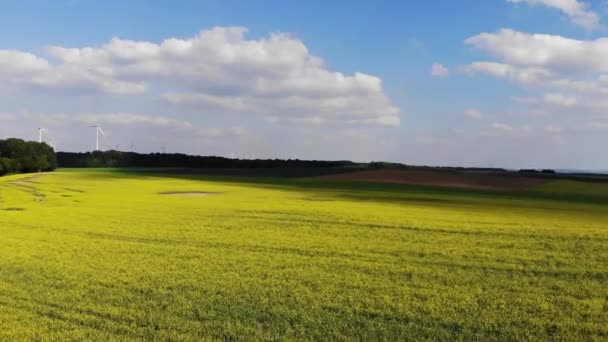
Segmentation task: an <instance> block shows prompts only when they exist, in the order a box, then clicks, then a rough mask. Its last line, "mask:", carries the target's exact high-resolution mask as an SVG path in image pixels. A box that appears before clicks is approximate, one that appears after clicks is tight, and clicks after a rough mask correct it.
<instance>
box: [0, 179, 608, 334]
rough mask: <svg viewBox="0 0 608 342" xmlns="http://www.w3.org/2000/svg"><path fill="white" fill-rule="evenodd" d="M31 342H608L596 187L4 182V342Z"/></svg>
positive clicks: (0, 280)
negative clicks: (506, 189) (512, 189)
mask: <svg viewBox="0 0 608 342" xmlns="http://www.w3.org/2000/svg"><path fill="white" fill-rule="evenodd" d="M199 192H200V193H199ZM203 193H204V194H203ZM32 339H33V340H104V341H106V340H130V339H141V340H193V341H196V340H201V339H237V340H253V339H296V340H301V339H307V340H308V339H315V340H353V339H362V340H391V341H394V340H421V339H431V340H445V341H451V340H480V339H481V340H513V339H557V340H606V339H608V185H607V184H594V183H578V182H573V181H563V182H561V181H555V182H550V183H548V184H545V185H543V186H541V187H539V188H538V189H532V190H529V191H526V192H525V193H524V192H521V193H508V194H501V193H489V192H482V191H467V190H455V189H440V188H430V187H418V186H396V185H380V184H370V183H349V182H328V181H321V180H314V179H276V178H269V177H266V178H242V177H240V178H237V177H232V178H230V177H221V176H203V175H198V176H197V175H188V174H177V173H175V174H161V173H152V172H147V173H141V174H138V173H137V172H135V171H119V170H86V171H85V170H61V171H58V172H54V173H50V174H43V175H40V176H39V175H19V176H9V177H3V178H0V340H3V341H18V340H32Z"/></svg>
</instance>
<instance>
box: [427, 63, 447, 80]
mask: <svg viewBox="0 0 608 342" xmlns="http://www.w3.org/2000/svg"><path fill="white" fill-rule="evenodd" d="M431 75H432V76H434V77H448V76H450V70H449V69H448V68H447V67H445V66H444V65H442V64H439V63H434V64H433V66H432V67H431Z"/></svg>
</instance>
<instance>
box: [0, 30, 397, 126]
mask: <svg viewBox="0 0 608 342" xmlns="http://www.w3.org/2000/svg"><path fill="white" fill-rule="evenodd" d="M246 32H247V29H245V28H242V27H215V28H212V29H209V30H204V31H201V32H200V34H198V35H197V36H195V37H192V38H188V39H177V38H170V39H166V40H164V41H162V42H160V43H154V42H147V41H132V40H125V39H119V38H114V39H112V40H111V41H110V42H108V43H107V44H105V45H103V46H100V47H83V48H65V47H60V46H54V47H50V48H49V49H48V52H49V54H50V56H51V58H49V59H45V58H43V57H40V56H36V55H33V54H30V53H25V52H20V51H12V50H11V51H9V50H0V78H3V79H7V80H9V81H10V82H12V83H14V84H15V85H16V86H21V87H23V88H28V87H38V88H49V89H67V90H69V91H70V92H77V91H78V92H82V91H90V92H91V91H93V92H102V93H109V94H122V95H132V94H143V93H151V95H152V96H156V95H155V94H154V91H155V89H163V91H164V92H165V94H162V95H160V96H161V98H163V99H164V100H166V101H167V102H168V103H171V104H174V105H178V106H187V107H190V108H193V107H196V109H197V110H198V111H200V112H213V113H216V112H225V111H228V112H236V113H240V114H254V115H255V114H258V115H261V116H262V117H268V116H277V117H283V116H286V117H289V119H290V120H291V119H294V118H297V119H301V120H307V119H309V118H310V117H322V118H323V119H324V120H326V121H327V122H334V121H336V122H351V123H359V124H368V125H369V124H375V125H399V123H400V110H399V108H397V107H396V106H394V105H393V104H392V103H391V101H390V99H389V98H388V97H387V96H386V94H384V91H383V86H382V80H381V79H380V78H378V77H376V76H372V75H368V74H365V73H361V72H356V73H354V74H353V75H352V76H349V75H345V74H343V73H340V72H335V71H330V70H328V69H327V68H325V66H324V63H323V60H322V59H320V58H319V57H316V56H313V55H311V54H310V52H309V51H308V48H307V47H306V45H304V43H303V42H302V41H300V40H299V39H297V38H294V37H292V36H290V35H288V34H283V33H274V34H270V35H269V36H267V37H263V38H259V39H247V38H246V36H245V35H246Z"/></svg>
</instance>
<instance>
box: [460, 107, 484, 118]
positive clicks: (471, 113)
mask: <svg viewBox="0 0 608 342" xmlns="http://www.w3.org/2000/svg"><path fill="white" fill-rule="evenodd" d="M464 115H465V116H466V117H467V118H469V119H471V120H481V119H483V113H482V112H481V111H479V110H477V109H467V110H466V111H465V112H464Z"/></svg>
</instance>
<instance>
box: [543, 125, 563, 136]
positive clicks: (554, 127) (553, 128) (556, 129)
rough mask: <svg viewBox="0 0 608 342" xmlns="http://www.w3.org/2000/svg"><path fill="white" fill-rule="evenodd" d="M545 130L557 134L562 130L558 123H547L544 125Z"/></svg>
mask: <svg viewBox="0 0 608 342" xmlns="http://www.w3.org/2000/svg"><path fill="white" fill-rule="evenodd" d="M545 132H547V133H552V134H559V133H561V132H562V128H561V127H560V126H558V125H547V126H545Z"/></svg>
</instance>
